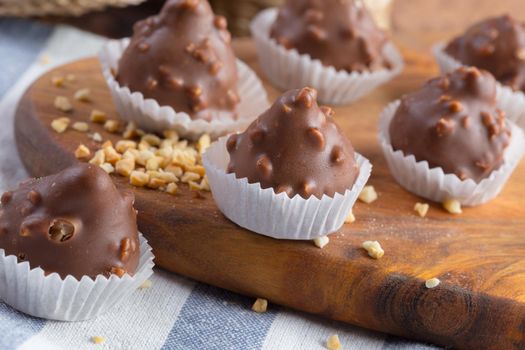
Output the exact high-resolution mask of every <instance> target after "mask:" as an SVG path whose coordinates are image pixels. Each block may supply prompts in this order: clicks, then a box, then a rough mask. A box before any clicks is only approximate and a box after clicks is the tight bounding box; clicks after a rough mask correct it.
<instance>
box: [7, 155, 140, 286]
mask: <svg viewBox="0 0 525 350" xmlns="http://www.w3.org/2000/svg"><path fill="white" fill-rule="evenodd" d="M133 201H134V196H133V194H132V193H131V192H125V193H122V194H121V193H119V191H118V190H117V188H116V187H115V185H114V184H113V182H112V181H111V178H110V177H109V175H108V174H106V173H105V172H104V171H103V170H102V169H100V168H99V167H97V166H94V165H88V164H83V163H78V164H77V165H74V166H72V167H70V168H67V169H65V170H64V171H62V172H60V173H58V174H56V175H51V176H47V177H43V178H38V179H30V180H28V181H25V182H23V183H21V184H20V185H19V187H18V188H17V189H16V190H14V191H12V192H5V193H4V194H3V195H2V197H1V206H0V248H2V249H4V250H5V253H6V255H15V256H17V257H18V260H19V262H23V261H28V262H29V264H30V266H31V268H36V267H41V268H42V269H43V270H44V271H45V273H46V274H51V273H53V272H56V273H58V274H59V275H60V276H61V277H62V278H65V277H66V276H67V275H72V276H73V277H75V278H77V279H78V280H80V279H81V278H82V277H83V276H89V277H91V278H96V277H97V276H98V275H101V274H102V275H105V276H109V275H111V274H116V275H118V276H122V275H124V274H125V273H129V274H130V275H133V274H134V273H135V271H136V269H137V265H138V262H139V257H140V252H139V251H140V248H139V239H138V232H137V218H136V212H135V209H133Z"/></svg>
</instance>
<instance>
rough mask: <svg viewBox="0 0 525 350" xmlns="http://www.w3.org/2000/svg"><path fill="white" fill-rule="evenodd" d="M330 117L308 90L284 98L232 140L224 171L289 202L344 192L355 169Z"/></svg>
mask: <svg viewBox="0 0 525 350" xmlns="http://www.w3.org/2000/svg"><path fill="white" fill-rule="evenodd" d="M332 114H333V112H332V110H331V109H330V108H328V107H319V106H318V105H317V91H316V90H314V89H312V88H303V89H300V90H290V91H288V92H286V93H284V94H283V95H282V96H281V97H279V98H278V99H277V101H276V102H275V103H274V104H273V106H272V107H270V109H268V110H267V111H266V112H264V113H263V114H262V115H260V116H259V117H258V118H257V119H256V120H255V121H254V122H253V123H252V124H251V125H250V126H249V127H248V128H247V129H246V131H245V132H243V133H241V134H237V135H232V136H230V138H229V139H228V142H227V148H228V152H229V153H230V163H229V165H228V172H230V173H231V172H233V173H235V175H236V177H237V178H244V177H246V178H248V182H250V183H260V184H261V187H262V188H269V187H272V188H274V189H275V192H276V193H280V192H286V193H287V194H288V196H290V197H293V196H294V195H296V194H299V195H300V196H301V197H303V198H308V197H310V196H312V195H313V196H316V197H318V198H321V197H322V196H323V194H326V195H328V196H334V194H335V193H336V192H338V193H341V194H342V193H344V192H345V191H346V190H347V189H350V188H351V187H352V185H353V184H354V182H355V180H356V178H357V176H358V174H359V169H358V166H357V164H356V162H355V155H354V149H353V148H352V145H351V144H350V141H349V140H348V139H347V138H346V137H345V136H344V135H343V134H342V133H341V130H340V129H339V128H338V126H337V125H336V124H335V122H334V120H333V118H332V117H331V116H332Z"/></svg>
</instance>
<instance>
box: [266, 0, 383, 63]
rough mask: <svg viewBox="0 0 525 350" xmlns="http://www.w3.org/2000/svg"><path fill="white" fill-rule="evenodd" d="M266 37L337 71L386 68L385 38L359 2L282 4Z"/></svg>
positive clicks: (293, 0) (320, 0) (294, 1)
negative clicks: (269, 36) (268, 36)
mask: <svg viewBox="0 0 525 350" xmlns="http://www.w3.org/2000/svg"><path fill="white" fill-rule="evenodd" d="M270 35H271V37H272V38H274V39H275V40H276V41H277V42H278V43H279V44H280V45H282V46H284V47H286V48H287V49H292V48H295V49H297V51H298V52H299V53H301V54H308V55H310V56H311V57H312V58H314V59H319V60H320V61H321V62H322V63H323V65H325V66H332V67H335V68H336V69H337V70H346V71H349V72H350V71H367V70H377V69H381V68H385V67H386V68H388V67H390V63H389V62H388V60H387V59H386V58H385V57H384V56H383V47H384V45H385V43H386V42H387V37H386V35H385V33H384V32H383V31H382V30H381V29H379V28H378V27H377V25H376V24H375V22H374V20H373V19H372V17H371V16H370V14H369V12H368V11H367V10H366V8H365V7H364V6H363V5H362V3H361V2H360V1H353V0H286V1H285V3H284V5H283V6H282V7H281V9H280V10H279V15H278V17H277V20H276V21H275V23H274V24H273V26H272V29H271V33H270Z"/></svg>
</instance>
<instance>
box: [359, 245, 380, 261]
mask: <svg viewBox="0 0 525 350" xmlns="http://www.w3.org/2000/svg"><path fill="white" fill-rule="evenodd" d="M362 247H363V248H364V249H365V250H366V251H367V252H368V255H370V257H372V258H374V259H381V258H382V257H383V255H385V251H384V250H383V248H381V244H379V242H378V241H366V242H363V245H362Z"/></svg>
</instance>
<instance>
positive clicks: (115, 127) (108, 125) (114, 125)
mask: <svg viewBox="0 0 525 350" xmlns="http://www.w3.org/2000/svg"><path fill="white" fill-rule="evenodd" d="M104 129H106V130H107V131H109V132H111V133H116V132H118V131H119V129H120V122H119V121H118V120H113V119H111V120H107V121H106V122H105V123H104Z"/></svg>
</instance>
